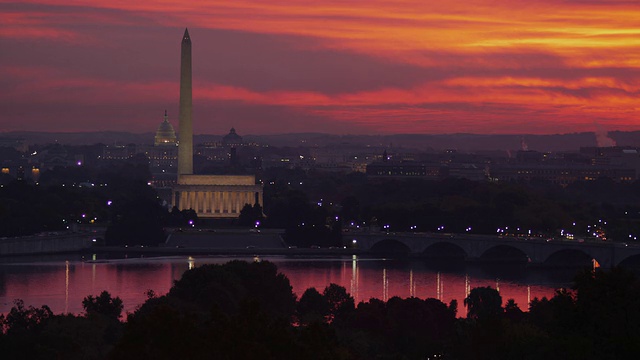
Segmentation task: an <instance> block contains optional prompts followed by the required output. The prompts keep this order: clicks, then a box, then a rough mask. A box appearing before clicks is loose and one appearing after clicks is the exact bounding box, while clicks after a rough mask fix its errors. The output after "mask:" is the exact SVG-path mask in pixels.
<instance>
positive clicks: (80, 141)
mask: <svg viewBox="0 0 640 360" xmlns="http://www.w3.org/2000/svg"><path fill="white" fill-rule="evenodd" d="M239 132H240V135H242V136H243V137H244V140H245V141H250V142H256V143H259V144H263V145H269V146H291V147H297V146H305V147H316V146H318V147H324V146H375V147H390V148H405V149H415V150H420V151H440V150H445V149H455V150H458V151H464V152H473V151H493V150H501V151H502V150H519V149H522V148H527V149H529V150H536V151H575V150H577V149H579V148H580V147H584V146H613V145H618V146H640V131H612V132H609V133H607V134H596V133H593V132H583V133H572V134H556V135H529V134H518V135H516V134H514V135H491V134H433V135H430V134H397V135H331V134H322V133H296V134H278V135H243V134H242V133H241V129H239ZM222 136H223V135H206V134H202V135H195V136H194V142H195V143H196V144H197V143H202V142H212V141H219V140H220V139H221V138H222ZM153 137H154V133H151V132H149V133H141V134H134V133H129V132H117V131H100V132H76V133H71V132H67V133H47V132H37V131H14V132H5V133H0V138H20V139H23V141H24V143H26V144H49V143H60V144H69V145H91V144H96V143H103V144H107V145H114V144H118V145H125V144H132V143H133V144H152V143H153Z"/></svg>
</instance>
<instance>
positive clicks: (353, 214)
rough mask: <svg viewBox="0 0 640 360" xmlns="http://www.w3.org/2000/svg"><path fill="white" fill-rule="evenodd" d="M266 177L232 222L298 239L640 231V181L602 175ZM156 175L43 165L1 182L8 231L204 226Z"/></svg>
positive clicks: (0, 223)
mask: <svg viewBox="0 0 640 360" xmlns="http://www.w3.org/2000/svg"><path fill="white" fill-rule="evenodd" d="M261 178H262V180H263V182H264V208H262V207H260V206H259V205H256V204H247V206H245V208H244V209H243V210H242V212H241V214H240V218H239V219H237V220H236V221H235V222H234V223H233V224H227V225H232V226H244V227H248V226H251V227H253V226H255V225H256V223H257V222H259V226H260V227H269V228H279V229H285V231H286V233H285V239H286V240H287V242H288V243H289V244H291V245H298V246H311V245H320V246H341V245H342V242H341V234H342V233H343V232H344V231H346V229H347V228H349V227H358V226H360V227H361V228H363V227H364V228H368V227H370V226H372V227H373V228H383V229H385V230H388V231H444V232H451V233H455V232H465V231H469V232H471V233H476V234H496V230H497V229H503V230H504V229H506V228H507V227H508V228H509V230H508V231H507V232H508V233H511V234H515V233H520V234H529V230H530V231H531V234H532V235H541V236H558V235H560V233H561V230H565V232H567V233H572V234H575V236H576V237H577V238H585V237H590V236H592V233H593V232H594V229H595V227H594V226H593V225H597V230H598V231H601V232H602V233H603V234H606V237H607V238H608V239H609V240H611V239H612V240H614V241H637V238H638V237H640V205H638V204H640V181H636V182H635V183H631V184H625V183H615V182H612V181H611V180H608V179H599V180H596V181H585V182H576V183H573V184H571V185H569V186H567V187H560V186H559V185H555V184H550V183H527V184H520V183H492V182H476V181H470V180H465V179H454V178H450V179H445V180H439V181H432V180H426V179H394V178H371V177H367V176H366V175H365V174H361V173H352V174H346V175H345V174H333V173H323V172H317V171H303V170H300V169H297V170H287V169H267V170H266V171H265V172H264V173H263V174H262V176H261ZM150 179H151V174H150V172H149V169H148V164H147V160H146V158H144V156H136V157H134V158H132V159H129V160H127V161H111V162H108V163H104V164H101V165H100V166H94V167H91V166H78V167H67V168H55V169H53V170H49V171H45V172H43V174H42V175H41V178H40V180H39V183H38V184H37V185H36V184H28V183H26V182H23V181H15V180H14V181H5V180H7V179H5V180H2V181H3V185H2V187H0V237H5V236H22V235H30V234H35V233H38V232H47V231H57V230H64V229H66V228H67V226H70V227H71V225H72V224H77V223H80V224H87V223H89V222H90V221H91V220H92V219H96V220H95V222H96V223H97V224H99V225H102V226H105V227H108V232H107V239H106V240H107V244H111V245H124V244H129V245H136V244H142V245H153V244H157V243H159V242H161V241H163V239H164V233H163V228H166V227H182V226H188V224H189V221H190V220H192V221H194V222H195V224H196V226H198V225H200V226H202V225H204V224H203V223H202V221H199V220H198V219H197V217H196V214H195V212H193V211H177V210H175V209H174V210H171V209H169V208H168V207H167V206H166V203H165V204H164V206H163V201H162V199H160V198H159V196H158V194H157V193H156V192H155V190H154V189H153V188H151V187H150V186H149V185H148V182H149V181H150ZM90 184H93V186H91V185H90ZM108 204H110V205H108ZM352 224H353V225H352ZM589 225H591V226H592V227H591V228H589ZM225 226H226V225H225ZM468 229H470V230H468ZM517 229H520V230H517ZM629 235H632V236H631V237H629ZM634 237H636V240H634Z"/></svg>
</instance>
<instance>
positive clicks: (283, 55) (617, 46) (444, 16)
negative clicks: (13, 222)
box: [0, 0, 640, 133]
mask: <svg viewBox="0 0 640 360" xmlns="http://www.w3.org/2000/svg"><path fill="white" fill-rule="evenodd" d="M0 11H1V12H2V14H3V21H2V22H1V23H0V49H2V50H3V51H0V74H1V75H2V80H0V93H2V95H0V106H2V108H3V109H6V110H5V111H4V112H3V113H2V114H0V131H1V130H12V129H24V128H25V127H31V126H32V127H33V128H34V129H44V130H46V129H56V130H60V129H61V128H62V129H63V130H106V129H110V130H127V129H130V130H131V131H136V132H142V131H153V130H154V129H155V127H156V126H157V123H159V121H160V120H159V119H158V116H156V112H159V111H161V110H162V109H164V108H169V110H170V112H171V113H173V114H176V116H175V117H176V118H177V113H176V112H177V101H178V99H177V93H178V88H177V87H178V84H177V81H178V71H179V70H178V65H179V40H180V36H181V34H182V31H183V28H184V27H185V26H188V27H189V29H190V32H191V35H192V39H193V43H194V50H193V51H194V77H195V79H194V84H195V88H194V97H195V99H194V106H196V108H195V109H194V112H195V114H196V125H195V130H196V131H197V132H210V133H222V132H225V131H226V130H228V128H229V124H232V123H235V124H242V125H244V126H246V127H247V128H248V129H251V130H247V131H244V132H252V131H253V132H270V133H277V132H289V131H293V130H296V131H324V130H323V129H327V130H326V131H331V132H336V131H338V132H363V133H397V132H402V133H411V132H420V133H430V132H433V133H451V132H490V133H514V132H515V133H524V132H532V133H558V132H574V131H593V130H595V129H594V124H598V125H597V126H598V127H601V128H605V129H607V130H614V129H621V130H637V129H638V125H637V124H638V123H639V122H638V121H637V119H636V118H637V113H638V105H637V103H638V102H637V100H636V99H637V98H638V95H639V92H640V90H639V88H640V22H639V21H638V20H637V19H639V18H640V4H636V3H635V2H629V1H577V0H571V1H552V0H532V1H524V0H516V1H509V2H496V1H491V0H468V1H448V2H425V1H418V0H403V1H392V2H390V1H381V0H371V1H367V2H362V1H356V0H352V1H344V0H343V1H338V0H329V1H322V2H317V3H313V2H311V3H310V2H308V1H302V0H283V1H279V2H267V1H258V0H255V1H251V0H239V1H217V2H210V1H191V2H182V1H177V0H164V1H150V0H140V1H124V0H112V1H102V0H96V1H92V2H86V1H76V0H58V1H52V0H33V1H31V0H26V1H21V2H19V3H18V2H6V1H0ZM105 109H108V110H105ZM155 109H159V110H158V111H156V110H155ZM265 114H268V116H267V115H265ZM61 117H64V120H61V119H60V118H61ZM110 117H113V118H117V120H115V119H114V120H113V121H109V119H110ZM265 118H267V119H268V125H266V124H265V123H264V122H265ZM200 119H202V120H200ZM204 119H215V121H212V120H207V121H204ZM198 121H200V122H199V123H198ZM175 125H176V126H177V124H175ZM236 126H237V125H236ZM238 130H239V131H241V132H243V131H242V130H243V129H241V128H239V129H238Z"/></svg>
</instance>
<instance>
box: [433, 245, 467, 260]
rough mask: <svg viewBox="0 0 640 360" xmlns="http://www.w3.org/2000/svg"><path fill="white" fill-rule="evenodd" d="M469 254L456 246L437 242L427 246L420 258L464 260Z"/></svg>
mask: <svg viewBox="0 0 640 360" xmlns="http://www.w3.org/2000/svg"><path fill="white" fill-rule="evenodd" d="M468 256H469V254H467V252H466V251H465V249H463V248H462V247H460V246H459V245H457V244H454V243H450V242H446V241H439V242H435V243H433V244H430V245H429V246H427V247H426V248H425V249H424V251H423V252H422V257H425V258H433V259H436V258H437V259H452V260H465V259H466V258H467V257H468Z"/></svg>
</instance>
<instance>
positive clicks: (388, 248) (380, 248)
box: [370, 239, 411, 255]
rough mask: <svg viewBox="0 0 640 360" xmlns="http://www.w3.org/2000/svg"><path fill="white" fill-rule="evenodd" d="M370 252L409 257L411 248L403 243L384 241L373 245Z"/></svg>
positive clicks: (390, 240)
mask: <svg viewBox="0 0 640 360" xmlns="http://www.w3.org/2000/svg"><path fill="white" fill-rule="evenodd" d="M370 251H371V252H372V253H378V254H394V255H408V254H409V253H410V252H411V248H409V246H407V245H406V244H405V243H403V242H401V241H398V240H395V239H384V240H380V241H378V242H376V243H375V244H373V245H372V246H371V249H370Z"/></svg>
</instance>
